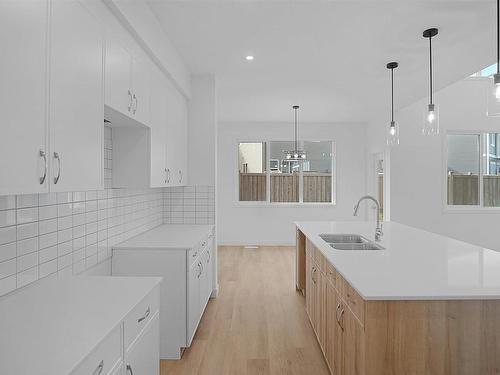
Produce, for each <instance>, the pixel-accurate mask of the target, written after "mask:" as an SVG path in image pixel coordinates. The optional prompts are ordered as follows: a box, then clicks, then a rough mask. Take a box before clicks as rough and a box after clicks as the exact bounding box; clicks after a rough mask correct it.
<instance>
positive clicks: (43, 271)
mask: <svg viewBox="0 0 500 375" xmlns="http://www.w3.org/2000/svg"><path fill="white" fill-rule="evenodd" d="M55 272H57V259H54V260H51V261H49V262H46V263H43V264H40V265H39V266H38V273H39V275H40V278H42V277H45V276H48V275H51V274H53V273H55Z"/></svg>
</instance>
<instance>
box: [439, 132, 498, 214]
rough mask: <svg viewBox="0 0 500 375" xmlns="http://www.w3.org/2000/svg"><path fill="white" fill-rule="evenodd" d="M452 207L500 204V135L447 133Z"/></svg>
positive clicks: (448, 180)
mask: <svg viewBox="0 0 500 375" xmlns="http://www.w3.org/2000/svg"><path fill="white" fill-rule="evenodd" d="M447 204H448V206H469V207H471V206H472V207H500V134H499V133H471V134H448V135H447Z"/></svg>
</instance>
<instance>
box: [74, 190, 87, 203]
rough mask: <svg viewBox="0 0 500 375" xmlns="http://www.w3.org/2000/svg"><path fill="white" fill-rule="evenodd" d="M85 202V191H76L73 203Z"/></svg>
mask: <svg viewBox="0 0 500 375" xmlns="http://www.w3.org/2000/svg"><path fill="white" fill-rule="evenodd" d="M83 201H85V192H84V191H74V192H73V202H83Z"/></svg>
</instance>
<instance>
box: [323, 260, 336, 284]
mask: <svg viewBox="0 0 500 375" xmlns="http://www.w3.org/2000/svg"><path fill="white" fill-rule="evenodd" d="M325 264H326V266H325V267H326V272H325V274H326V277H327V279H328V280H329V281H330V283H331V284H332V285H333V287H334V288H336V287H337V285H336V282H337V271H336V270H335V267H334V266H332V265H331V263H330V262H326V263H325Z"/></svg>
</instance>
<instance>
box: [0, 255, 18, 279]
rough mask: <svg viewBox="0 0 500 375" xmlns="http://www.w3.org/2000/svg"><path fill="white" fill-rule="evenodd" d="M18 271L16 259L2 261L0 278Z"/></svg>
mask: <svg viewBox="0 0 500 375" xmlns="http://www.w3.org/2000/svg"><path fill="white" fill-rule="evenodd" d="M15 273H16V259H11V260H7V261H5V262H0V279H3V278H4V277H8V276H11V275H14V274H15Z"/></svg>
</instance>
